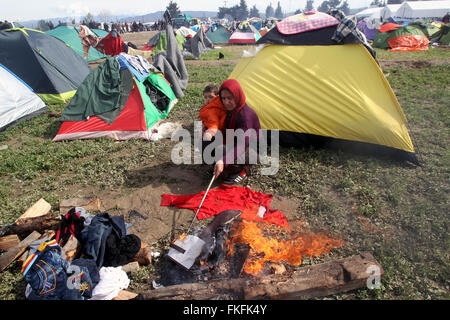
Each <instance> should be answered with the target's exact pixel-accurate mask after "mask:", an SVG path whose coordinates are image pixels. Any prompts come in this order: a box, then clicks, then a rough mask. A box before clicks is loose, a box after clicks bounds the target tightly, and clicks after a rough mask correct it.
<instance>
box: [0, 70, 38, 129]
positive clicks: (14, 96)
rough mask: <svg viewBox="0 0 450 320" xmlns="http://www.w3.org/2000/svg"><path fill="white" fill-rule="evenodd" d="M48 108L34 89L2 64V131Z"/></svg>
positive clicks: (0, 82)
mask: <svg viewBox="0 0 450 320" xmlns="http://www.w3.org/2000/svg"><path fill="white" fill-rule="evenodd" d="M46 110H47V107H46V106H45V103H44V102H43V101H42V100H41V98H39V97H38V96H37V95H36V94H35V93H33V91H32V89H31V88H30V87H29V86H28V85H26V84H25V83H24V82H23V81H22V80H20V79H19V78H18V77H17V76H16V75H14V74H13V73H11V71H9V70H8V69H7V68H6V67H5V66H3V65H2V64H0V131H3V130H5V129H6V128H7V127H8V126H9V125H11V124H12V123H14V122H15V121H18V120H24V119H28V118H31V117H33V116H36V115H38V114H39V113H42V112H44V111H46Z"/></svg>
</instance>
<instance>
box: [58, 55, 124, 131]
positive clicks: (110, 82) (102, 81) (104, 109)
mask: <svg viewBox="0 0 450 320" xmlns="http://www.w3.org/2000/svg"><path fill="white" fill-rule="evenodd" d="M125 78H126V80H127V81H125ZM84 83H85V85H83V86H81V87H80V88H79V89H78V91H77V93H76V94H75V96H74V97H73V99H72V100H71V101H70V103H69V104H68V105H67V107H66V108H65V109H64V111H63V113H62V115H61V121H85V120H88V119H89V117H91V116H99V117H100V118H102V120H104V121H105V122H107V123H110V124H111V123H112V122H114V120H115V118H116V117H117V116H118V114H117V112H116V114H114V115H110V114H108V112H111V111H114V110H115V109H117V108H119V109H120V108H121V107H123V105H125V103H126V101H127V99H128V96H129V94H130V92H131V89H132V86H133V83H132V76H131V73H130V72H129V71H128V70H122V71H120V70H119V63H118V62H117V61H116V59H115V58H114V57H110V58H108V59H107V60H105V61H104V63H102V64H101V65H99V66H98V67H97V68H96V69H95V70H94V71H93V72H91V73H90V74H89V75H88V76H87V77H86V79H85V81H84ZM94 92H97V93H98V94H93V93H94ZM119 113H120V112H119Z"/></svg>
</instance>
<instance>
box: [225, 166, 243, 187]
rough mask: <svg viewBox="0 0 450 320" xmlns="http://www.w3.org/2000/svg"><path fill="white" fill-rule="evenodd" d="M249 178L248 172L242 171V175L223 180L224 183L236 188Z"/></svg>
mask: <svg viewBox="0 0 450 320" xmlns="http://www.w3.org/2000/svg"><path fill="white" fill-rule="evenodd" d="M246 178H247V172H246V171H245V170H242V171H241V172H240V173H237V174H233V175H230V176H229V177H227V178H226V179H224V180H223V183H224V184H226V185H229V186H234V185H237V184H240V183H242V181H244V180H245V179H246Z"/></svg>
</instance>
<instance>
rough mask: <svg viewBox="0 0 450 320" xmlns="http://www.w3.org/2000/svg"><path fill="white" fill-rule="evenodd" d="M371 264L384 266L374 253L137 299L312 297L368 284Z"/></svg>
mask: <svg viewBox="0 0 450 320" xmlns="http://www.w3.org/2000/svg"><path fill="white" fill-rule="evenodd" d="M370 266H375V268H378V270H379V274H378V275H379V277H380V279H381V276H382V275H383V268H382V267H381V265H380V264H379V263H378V262H377V261H376V260H375V258H374V257H373V256H372V255H371V254H370V253H363V254H361V255H357V256H353V257H349V258H344V259H339V260H334V261H330V262H326V263H322V264H317V265H312V266H307V267H302V268H299V269H297V270H295V271H294V272H293V273H292V274H291V275H288V274H281V275H280V274H273V275H269V276H264V277H252V278H237V279H227V280H215V281H209V282H204V283H187V284H181V285H174V286H168V287H164V288H160V289H156V290H149V291H145V292H143V293H141V294H139V295H138V296H137V297H136V298H135V299H137V300H141V299H142V300H151V299H162V300H165V299H171V300H210V299H217V298H222V299H225V298H228V299H240V300H254V299H258V300H259V299H274V300H280V299H291V300H292V299H309V298H314V297H320V296H327V295H332V294H337V293H342V292H347V291H351V290H355V289H358V288H361V287H364V286H366V285H367V280H368V279H369V278H370V277H372V273H371V269H368V268H369V267H370Z"/></svg>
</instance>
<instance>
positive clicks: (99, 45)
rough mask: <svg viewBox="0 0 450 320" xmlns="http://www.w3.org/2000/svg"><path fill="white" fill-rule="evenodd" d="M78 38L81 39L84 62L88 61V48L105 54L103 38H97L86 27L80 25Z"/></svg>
mask: <svg viewBox="0 0 450 320" xmlns="http://www.w3.org/2000/svg"><path fill="white" fill-rule="evenodd" d="M78 37H79V38H80V39H81V44H82V45H83V54H84V59H85V60H88V56H89V49H90V47H93V48H94V49H96V50H97V51H98V52H100V53H105V48H104V45H103V38H101V37H97V35H96V34H95V33H94V32H92V31H91V29H89V28H88V27H86V26H84V25H80V33H78Z"/></svg>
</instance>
